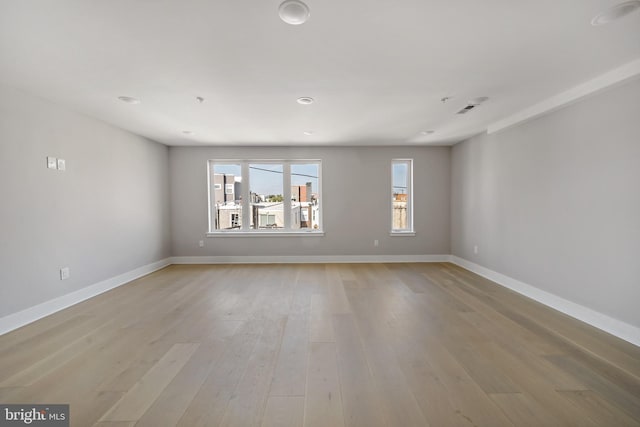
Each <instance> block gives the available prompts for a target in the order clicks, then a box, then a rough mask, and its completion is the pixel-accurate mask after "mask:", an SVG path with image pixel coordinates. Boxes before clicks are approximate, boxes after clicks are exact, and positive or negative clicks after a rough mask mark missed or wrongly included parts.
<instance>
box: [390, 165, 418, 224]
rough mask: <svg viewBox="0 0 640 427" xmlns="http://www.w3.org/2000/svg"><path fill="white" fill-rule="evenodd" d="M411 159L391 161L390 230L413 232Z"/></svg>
mask: <svg viewBox="0 0 640 427" xmlns="http://www.w3.org/2000/svg"><path fill="white" fill-rule="evenodd" d="M412 181H413V160H411V159H394V160H392V161H391V232H392V233H402V232H413V182H412Z"/></svg>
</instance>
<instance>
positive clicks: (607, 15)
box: [591, 0, 640, 27]
mask: <svg viewBox="0 0 640 427" xmlns="http://www.w3.org/2000/svg"><path fill="white" fill-rule="evenodd" d="M638 8H640V0H631V1H625V2H622V3H618V4H616V5H614V6H611V7H609V8H607V9H606V10H603V11H602V12H600V13H599V14H597V15H596V16H594V17H593V19H592V20H591V25H593V26H596V27H597V26H600V25H605V24H608V23H610V22H613V21H615V20H617V19H620V18H622V17H623V16H626V15H628V14H630V13H631V12H633V11H635V10H637V9H638Z"/></svg>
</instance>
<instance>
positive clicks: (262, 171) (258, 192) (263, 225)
mask: <svg viewBox="0 0 640 427" xmlns="http://www.w3.org/2000/svg"><path fill="white" fill-rule="evenodd" d="M282 176H283V167H282V165H281V164H273V163H265V164H260V163H251V164H249V192H250V193H249V194H250V197H249V208H250V209H251V220H250V222H249V224H250V226H249V227H250V228H252V229H283V228H284V203H283V201H284V191H283V188H284V185H283V183H282V182H283V179H282Z"/></svg>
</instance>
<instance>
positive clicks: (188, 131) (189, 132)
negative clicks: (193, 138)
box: [182, 130, 196, 135]
mask: <svg viewBox="0 0 640 427" xmlns="http://www.w3.org/2000/svg"><path fill="white" fill-rule="evenodd" d="M182 133H184V134H185V135H195V134H196V133H195V132H194V131H192V130H183V131H182Z"/></svg>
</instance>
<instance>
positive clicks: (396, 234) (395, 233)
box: [389, 231, 416, 237]
mask: <svg viewBox="0 0 640 427" xmlns="http://www.w3.org/2000/svg"><path fill="white" fill-rule="evenodd" d="M415 235H416V232H415V231H392V232H391V233H389V236H391V237H413V236H415Z"/></svg>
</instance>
